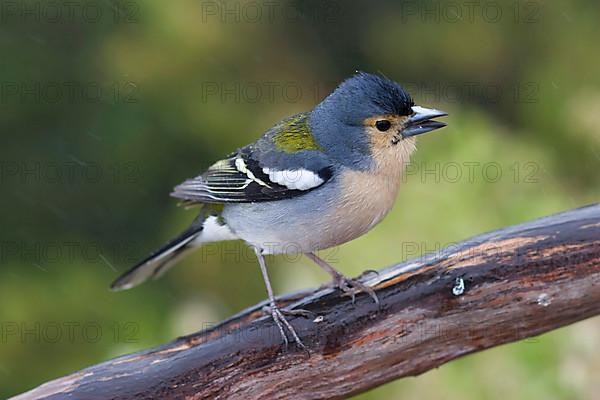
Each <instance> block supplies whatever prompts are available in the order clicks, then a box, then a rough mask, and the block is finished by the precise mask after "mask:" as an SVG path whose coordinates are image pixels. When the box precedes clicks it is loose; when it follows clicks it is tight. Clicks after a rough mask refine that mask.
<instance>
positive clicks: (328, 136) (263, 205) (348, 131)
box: [111, 73, 447, 347]
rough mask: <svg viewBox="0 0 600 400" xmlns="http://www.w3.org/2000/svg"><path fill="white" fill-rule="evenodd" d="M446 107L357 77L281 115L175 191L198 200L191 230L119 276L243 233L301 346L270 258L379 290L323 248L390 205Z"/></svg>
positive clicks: (351, 288) (273, 308)
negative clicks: (304, 263) (301, 261)
mask: <svg viewBox="0 0 600 400" xmlns="http://www.w3.org/2000/svg"><path fill="white" fill-rule="evenodd" d="M445 115H447V114H446V113H444V112H443V111H438V110H434V109H428V108H423V107H419V106H415V105H414V103H413V101H412V99H411V97H410V96H409V95H408V94H407V93H406V92H405V91H404V89H403V88H402V87H401V86H400V85H398V84H397V83H395V82H393V81H391V80H388V79H386V78H383V77H380V76H377V75H372V74H368V73H357V74H356V75H354V76H353V77H351V78H349V79H347V80H345V81H344V82H343V83H342V84H340V86H339V87H338V88H337V89H336V90H335V91H334V92H333V93H331V94H330V95H329V96H328V97H327V98H325V99H324V100H323V101H322V102H321V103H319V104H318V105H317V106H316V107H315V108H314V109H313V110H312V111H309V112H305V113H300V114H297V115H294V116H292V117H290V118H287V119H284V120H283V121H281V122H279V123H278V124H277V125H275V126H274V127H272V128H271V129H269V130H268V131H267V132H266V133H265V134H264V135H263V136H262V137H261V138H260V139H258V140H257V141H256V142H254V143H252V144H249V145H247V146H245V147H242V148H240V149H239V150H237V151H235V152H234V153H232V154H230V155H229V156H227V157H226V158H224V159H222V160H220V161H217V162H216V163H215V164H213V165H212V166H211V167H210V168H208V170H207V171H206V172H204V173H203V174H202V175H200V176H198V177H196V178H192V179H189V180H187V181H185V182H183V183H182V184H180V185H178V186H176V187H175V189H174V191H173V193H172V194H171V195H172V196H173V197H175V198H178V199H181V200H183V202H184V204H186V205H198V206H199V207H200V213H199V215H198V217H197V218H196V219H195V220H194V221H193V222H192V224H191V226H190V227H189V228H188V229H187V230H186V231H184V232H183V233H182V234H181V235H179V236H178V237H176V238H175V239H173V240H171V241H170V242H168V243H167V244H166V245H164V246H163V247H161V248H160V249H159V250H158V251H156V252H154V253H152V254H151V255H150V256H149V257H147V258H146V259H144V260H143V261H141V262H140V263H139V264H137V265H136V266H134V267H133V268H132V269H131V270H129V271H127V272H126V273H125V274H123V275H122V276H121V277H119V278H118V279H117V280H116V281H115V282H114V283H113V284H112V286H111V287H112V289H115V290H119V289H128V288H131V287H133V286H135V285H137V284H139V283H141V282H143V281H145V280H146V279H148V278H156V277H158V276H160V275H161V274H163V273H164V272H165V271H166V270H167V269H168V268H169V267H170V266H172V265H173V263H174V262H175V261H176V260H178V259H179V258H180V257H181V256H182V255H183V254H186V253H187V252H188V251H189V250H192V249H194V248H197V247H198V246H201V245H202V244H203V243H208V242H216V241H223V240H235V239H241V240H243V241H245V242H246V243H247V244H248V245H250V246H251V247H252V248H253V249H254V251H255V253H256V257H257V258H258V262H259V264H260V268H261V271H262V274H263V277H264V280H265V284H266V286H267V292H268V296H269V301H270V307H269V310H270V313H271V315H272V317H273V319H274V321H275V323H276V324H277V326H278V328H279V331H280V332H281V334H282V336H283V340H284V342H285V343H287V336H286V333H285V330H284V327H285V328H287V330H288V331H289V332H290V334H291V335H292V337H293V338H294V340H295V341H296V343H297V344H298V345H299V346H301V347H304V346H303V345H302V342H301V340H300V338H299V337H298V335H297V334H296V332H295V331H294V329H293V328H292V326H291V325H290V324H289V323H288V321H287V320H286V319H285V317H284V315H283V314H284V312H285V310H283V312H282V310H280V309H279V308H278V307H277V305H276V303H275V298H274V296H273V290H272V288H271V283H270V282H269V278H268V275H267V268H266V264H265V260H264V255H265V254H280V253H284V252H297V253H303V254H305V255H306V256H308V258H310V259H311V260H313V261H314V262H315V263H316V264H318V265H319V266H320V267H322V268H323V269H324V270H325V271H327V272H328V273H329V274H331V275H332V277H333V284H334V285H335V286H336V287H338V288H339V289H341V290H342V291H344V292H348V293H349V294H351V295H352V296H353V297H354V295H355V293H357V292H359V291H363V292H366V293H368V294H369V295H371V296H372V297H373V299H374V300H375V301H376V302H378V300H377V296H376V295H375V292H374V291H373V289H372V288H370V287H368V286H366V285H364V284H362V283H360V282H359V281H357V280H353V279H349V278H346V277H345V276H344V275H342V274H341V273H340V272H338V271H337V270H335V269H334V268H333V267H332V266H331V265H329V264H328V263H327V262H325V261H324V260H323V259H321V258H319V257H317V256H316V255H315V252H316V251H317V250H321V249H326V248H330V247H333V246H337V245H340V244H342V243H345V242H348V241H350V240H352V239H355V238H357V237H359V236H361V235H363V234H364V233H366V232H367V231H369V230H370V229H371V228H373V227H374V226H375V225H376V224H377V223H379V222H380V221H381V220H382V219H383V217H384V216H385V215H386V214H387V212H388V211H389V210H390V209H391V208H392V205H393V204H394V200H395V198H396V194H397V192H398V188H399V186H400V181H401V175H402V172H403V170H404V167H405V165H406V164H407V163H408V161H409V157H410V155H411V154H412V153H413V151H414V150H415V136H416V135H420V134H422V133H425V132H429V131H432V130H434V129H438V128H441V127H443V126H445V125H446V124H444V123H442V122H438V121H433V120H432V118H436V117H441V116H445Z"/></svg>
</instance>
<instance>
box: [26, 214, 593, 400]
mask: <svg viewBox="0 0 600 400" xmlns="http://www.w3.org/2000/svg"><path fill="white" fill-rule="evenodd" d="M362 280H363V282H365V283H367V284H369V285H372V286H373V287H375V288H376V290H377V294H378V296H379V299H380V300H381V305H380V307H379V308H378V307H377V306H376V305H375V304H374V302H373V301H372V300H371V298H370V297H369V296H367V295H362V294H361V295H359V296H358V297H357V301H356V304H354V305H353V304H352V302H351V301H350V299H349V298H348V297H342V296H340V292H338V291H336V290H332V289H329V288H322V289H319V290H316V291H311V292H304V293H299V294H296V295H289V296H285V297H283V298H282V302H283V303H286V304H288V306H289V307H290V308H294V309H298V308H302V309H305V310H309V311H311V312H312V313H314V317H311V318H303V317H294V318H291V323H292V325H293V326H294V327H295V328H296V331H297V332H299V334H300V336H301V337H302V339H303V341H304V343H305V344H306V345H307V347H308V348H309V349H310V354H307V353H306V352H304V351H300V350H298V349H296V348H295V347H293V346H290V347H289V348H288V349H285V348H283V347H282V340H281V338H280V336H279V333H278V331H277V329H276V328H275V327H274V324H273V322H272V321H271V319H270V318H268V317H265V316H263V314H262V313H261V311H260V310H261V307H262V305H263V304H258V305H256V306H254V307H252V308H249V309H247V310H245V311H243V312H241V313H240V314H238V315H236V316H234V317H232V318H230V319H228V320H226V321H224V322H222V323H220V324H219V325H218V326H215V327H214V328H212V329H208V330H205V331H202V332H198V333H195V334H193V335H190V336H187V337H183V338H179V339H177V340H175V341H173V342H171V343H169V344H166V345H164V346H162V347H159V348H155V349H150V350H146V351H142V352H139V353H135V354H130V355H126V356H122V357H119V358H117V359H114V360H110V361H107V362H104V363H102V364H98V365H95V366H92V367H89V368H86V369H84V370H81V371H79V372H76V373H74V374H71V375H69V376H65V377H62V378H59V379H56V380H54V381H51V382H48V383H46V384H44V385H42V386H40V387H38V388H36V389H34V390H31V391H29V392H27V393H24V394H22V395H20V396H17V397H16V398H15V399H20V400H24V399H63V398H69V399H107V398H114V399H142V398H161V399H166V398H177V399H180V398H193V399H205V398H206V399H223V398H228V399H229V398H231V399H244V400H247V399H289V398H295V399H325V398H327V399H330V398H347V397H349V396H351V395H353V394H356V393H359V392H363V391H365V390H368V389H370V388H373V387H375V386H378V385H381V384H383V383H386V382H389V381H391V380H393V379H397V378H400V377H404V376H410V375H418V374H420V373H422V372H424V371H427V370H430V369H432V368H435V367H437V366H439V365H441V364H444V363H445V362H447V361H450V360H453V359H455V358H458V357H460V356H463V355H465V354H469V353H473V352H476V351H481V350H483V349H487V348H489V347H493V346H498V345H500V344H503V343H508V342H513V341H516V340H520V339H523V338H526V337H530V336H534V335H539V334H541V333H543V332H547V331H549V330H552V329H556V328H558V327H561V326H564V325H568V324H570V323H573V322H575V321H579V320H582V319H585V318H588V317H591V316H593V315H597V314H598V313H600V204H596V205H593V206H589V207H584V208H580V209H576V210H571V211H568V212H565V213H562V214H557V215H553V216H549V217H546V218H542V219H539V220H535V221H532V222H528V223H524V224H521V225H517V226H513V227H509V228H505V229H502V230H498V231H495V232H491V233H487V234H483V235H480V236H477V237H475V238H472V239H469V240H467V241H464V242H461V243H459V244H457V245H455V246H452V247H451V248H446V249H444V250H443V251H440V252H438V253H436V254H431V255H428V256H425V257H423V258H421V259H418V260H412V261H408V262H404V263H401V264H398V265H395V266H392V267H389V268H386V269H384V270H382V271H379V274H378V275H377V274H374V273H371V274H366V275H365V276H363V277H362Z"/></svg>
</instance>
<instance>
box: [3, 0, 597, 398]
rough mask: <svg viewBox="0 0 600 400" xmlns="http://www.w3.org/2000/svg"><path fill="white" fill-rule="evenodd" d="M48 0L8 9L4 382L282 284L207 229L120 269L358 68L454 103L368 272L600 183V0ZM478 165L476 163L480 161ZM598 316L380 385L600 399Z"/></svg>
mask: <svg viewBox="0 0 600 400" xmlns="http://www.w3.org/2000/svg"><path fill="white" fill-rule="evenodd" d="M49 3H50V2H45V1H29V0H28V1H22V2H15V1H5V0H3V1H2V8H1V9H0V11H1V12H2V14H0V46H1V47H0V49H1V50H2V51H1V56H0V76H1V81H2V92H1V94H2V97H1V101H0V127H1V129H2V136H1V145H0V161H1V162H2V165H1V167H2V174H1V177H0V179H1V187H2V196H0V210H2V211H1V214H2V227H3V229H1V230H0V243H2V253H1V260H0V261H1V268H0V323H2V331H1V332H0V333H1V334H0V396H1V397H5V396H9V395H13V394H16V393H19V392H21V391H24V390H26V389H29V388H32V387H33V386H35V385H37V384H40V383H42V382H43V381H46V380H49V379H52V378H55V377H58V376H60V375H63V374H66V373H69V372H72V371H74V370H77V369H80V368H83V367H85V366H88V365H90V364H93V363H97V362H100V361H103V360H106V359H107V358H110V357H114V356H118V355H121V354H124V353H127V352H132V351H136V350H139V349H143V348H147V347H149V346H155V345H158V344H161V343H164V342H166V341H168V340H170V339H172V338H174V337H176V336H178V335H183V334H186V333H190V332H193V331H195V330H198V329H200V328H202V327H203V326H207V325H209V324H212V323H215V322H217V321H219V320H221V319H223V318H225V317H227V316H229V315H231V314H232V313H234V312H236V311H239V310H241V309H243V308H245V307H247V306H249V305H251V304H254V303H255V302H258V301H260V300H262V299H263V298H264V297H265V290H264V287H263V283H262V279H261V276H260V273H259V272H258V267H257V265H256V263H255V260H254V259H253V258H252V257H248V256H246V255H247V254H248V252H245V253H244V252H243V251H241V252H237V253H236V252H233V251H231V250H232V249H233V247H232V248H229V249H228V248H224V247H221V248H211V251H210V252H208V251H199V252H197V253H196V254H194V255H193V256H191V257H189V258H187V259H186V260H185V261H183V262H182V263H181V266H180V267H178V268H176V269H174V270H173V271H172V272H170V273H169V274H168V275H167V276H165V278H164V279H162V280H160V281H157V282H152V283H148V284H145V285H143V286H141V287H139V288H136V289H135V290H132V291H127V292H121V293H111V292H109V291H108V285H109V284H110V282H111V281H112V280H113V279H114V278H115V277H116V276H117V275H118V272H121V271H123V270H125V269H126V268H128V267H129V266H130V265H131V264H132V263H133V262H135V261H136V260H137V259H139V258H140V257H142V256H144V255H145V254H146V253H147V252H149V251H151V250H153V249H154V248H155V247H157V246H159V245H160V244H162V243H163V242H164V241H166V240H167V239H169V238H170V237H171V236H172V235H174V234H176V233H177V232H178V231H179V230H181V229H183V228H184V227H185V226H186V224H187V223H189V222H190V221H191V219H192V218H193V217H194V212H193V211H185V210H183V209H181V208H177V207H176V206H175V204H176V202H175V201H174V200H172V199H170V198H169V196H168V193H169V191H170V189H171V187H173V186H174V185H175V184H177V183H179V182H181V181H182V180H183V179H185V178H188V177H191V176H193V175H195V174H197V173H199V172H201V171H202V170H203V169H204V168H205V167H206V166H207V165H209V164H210V163H211V162H213V161H215V160H216V159H218V158H219V157H221V156H223V155H224V154H226V153H228V152H230V151H232V150H233V149H235V148H236V147H239V146H242V145H244V144H246V143H248V142H250V141H252V140H254V139H255V138H256V137H258V136H259V135H260V133H261V132H262V131H264V130H265V129H267V128H268V127H270V126H271V125H272V124H274V123H275V122H276V121H278V120H280V119H281V118H283V117H285V116H288V115H291V114H294V113H297V112H300V111H303V110H307V109H310V108H311V107H313V106H314V104H315V103H316V102H318V101H319V100H320V99H321V98H322V97H324V96H325V95H326V94H327V93H328V91H329V90H330V89H331V88H332V87H334V85H335V84H337V83H339V82H340V81H341V80H343V79H344V78H346V77H348V76H349V75H351V74H352V73H353V72H354V71H355V70H364V71H370V72H381V73H384V74H385V75H386V76H388V77H390V78H392V79H394V80H397V81H399V82H401V83H405V84H406V86H407V88H408V89H409V90H410V91H411V93H412V94H413V96H414V98H415V100H416V102H417V103H420V104H423V105H427V106H433V107H436V108H440V109H443V110H447V111H448V112H449V113H450V116H449V117H448V118H447V122H448V123H449V126H448V127H447V128H445V129H444V130H442V131H439V132H435V133H432V134H430V135H428V136H426V137H423V138H422V139H421V140H420V143H419V151H418V152H417V154H416V156H415V159H414V161H415V165H414V167H415V168H416V170H414V171H413V173H411V174H409V175H408V176H407V177H406V178H405V180H406V184H405V185H404V186H403V188H402V190H401V194H400V197H399V199H398V201H397V204H396V207H395V208H394V210H393V211H392V212H391V214H390V215H389V217H388V218H387V219H386V220H384V222H383V223H381V225H380V226H378V227H377V228H376V229H374V230H373V231H372V232H371V233H369V234H368V235H366V236H364V237H362V238H359V239H357V240H355V241H353V242H351V243H348V244H347V245H344V246H342V247H341V248H340V249H339V251H338V252H337V253H336V255H335V256H336V257H337V258H338V260H339V261H338V262H339V266H340V269H342V270H343V271H345V272H346V273H347V274H349V275H357V274H359V273H360V272H361V271H362V270H364V269H367V268H378V267H383V266H386V265H389V264H392V263H394V262H397V261H399V260H404V259H408V258H411V257H414V256H418V255H419V254H421V253H424V252H428V251H435V250H437V249H439V248H440V247H443V246H445V245H448V244H451V243H453V242H456V241H458V240H461V239H464V238H466V237H468V236H470V235H475V234H478V233H481V232H483V231H487V230H492V229H496V228H500V227H503V226H506V225H509V224H514V223H518V222H523V221H525V220H528V219H533V218H536V217H540V216H543V215H546V214H549V213H554V212H558V211H562V210H565V209H569V208H573V207H578V206H582V205H585V204H588V203H592V202H596V201H598V198H599V195H600V178H599V177H598V170H599V166H600V75H599V74H598V71H599V69H600V51H598V44H597V38H598V37H600V24H599V20H600V6H599V5H598V2H594V1H584V0H577V1H568V2H567V1H556V2H545V1H532V2H526V1H517V2H486V1H483V2H481V3H477V4H479V5H478V6H475V8H474V9H473V14H471V15H469V8H468V7H467V6H465V4H464V3H462V2H454V3H447V2H434V1H427V2H419V1H413V2H397V1H378V2H368V1H349V2H342V1H307V2H295V3H289V2H278V1H275V2H274V8H273V14H272V15H269V13H268V8H267V6H266V5H265V3H266V2H260V1H259V2H244V1H242V2H238V1H228V2H226V3H225V4H226V5H223V4H222V3H215V2H203V1H201V0H181V1H177V2H166V1H162V2H161V1H138V2H123V1H120V2H114V3H113V2H108V1H104V0H101V1H96V2H73V3H75V6H73V7H74V8H73V10H74V13H73V18H70V16H69V15H68V12H67V9H66V8H65V7H64V3H62V2H58V3H57V2H55V4H63V6H61V7H62V8H61V9H62V13H63V15H62V18H60V19H58V20H56V21H52V20H53V19H54V16H55V14H54V13H53V11H52V10H51V9H48V8H47V7H48V4H49ZM90 3H91V4H92V5H91V6H90V5H89V4H90ZM11 4H12V5H11ZM215 6H216V10H217V11H216V14H214V13H213V12H215ZM14 7H16V9H17V13H16V14H15V13H14V9H15V8H14ZM23 7H28V8H27V9H33V10H34V11H33V14H32V15H36V13H37V14H38V15H39V16H40V18H39V21H37V20H35V17H34V16H32V15H29V14H27V15H25V16H23V15H22V14H19V12H20V11H22V8H23ZM36 7H38V8H36ZM86 7H88V8H86ZM89 7H92V8H89ZM223 7H228V8H227V10H233V13H230V14H228V13H225V12H224V10H225V8H223ZM286 7H287V8H286ZM290 7H291V8H290ZM486 7H487V8H486ZM490 7H491V8H490ZM84 9H85V10H86V12H87V13H86V14H85V15H84V14H83V10H84ZM96 9H99V10H101V13H102V15H101V18H99V19H98V21H93V20H95V19H96V17H95V14H94V10H96ZM35 10H37V11H35ZM44 10H45V11H44ZM236 10H237V11H236ZM256 10H259V11H260V12H261V15H258V14H256ZM484 10H485V12H484ZM497 10H500V13H501V14H498V13H497ZM284 11H285V12H284ZM299 12H300V13H299ZM44 13H46V14H44ZM28 15H29V16H28ZM71 83H74V84H75V86H74V87H75V89H74V98H73V99H72V101H71V99H70V98H69V97H68V95H67V87H68V85H71ZM53 84H55V85H58V86H59V87H60V89H61V90H62V94H60V95H59V96H58V99H57V97H56V92H52V90H53V89H52V88H53V87H54V88H55V86H52V85H53ZM36 85H40V86H39V89H35V88H36ZM86 85H87V86H86ZM236 85H237V86H236ZM15 87H16V88H17V94H11V93H13V92H14V90H15ZM84 87H85V88H87V90H89V93H83V94H82V91H84V90H83V88H84ZM98 87H99V88H101V91H102V93H101V95H100V96H99V97H98V96H97V93H96V92H95V91H94V89H96V88H98ZM269 87H271V88H273V90H272V92H270V91H269V89H268V88H269ZM31 88H33V89H31ZM215 88H217V89H216V90H215ZM257 88H259V89H260V91H259V92H257V90H256V89H257ZM298 88H300V91H298ZM27 90H33V91H34V92H36V91H37V92H38V93H41V95H40V97H39V98H36V97H35V95H34V94H27ZM228 90H229V91H228ZM44 91H46V92H45V93H44ZM23 92H25V94H24V95H23ZM215 92H216V93H215ZM96 97H98V99H97V101H94V98H96ZM53 99H57V100H56V101H53ZM465 163H477V164H471V165H475V167H473V171H474V175H473V176H472V179H471V178H470V177H469V176H467V175H468V174H467V172H468V171H469V169H468V166H467V165H468V164H465ZM491 163H492V164H491ZM493 163H495V164H493ZM490 165H491V167H489V166H490ZM53 166H58V168H59V169H60V170H61V171H62V177H60V178H58V179H52V177H54V176H55V175H52V172H53V170H52V168H54V167H53ZM456 166H458V167H459V169H458V171H460V173H461V175H460V176H457V175H456V171H457V169H456ZM452 168H454V169H452ZM489 168H491V169H489ZM67 169H70V170H71V171H74V176H73V179H70V178H68V177H67V175H66V170H67ZM498 169H499V170H500V171H501V176H500V177H498V176H497V170H498ZM27 170H29V171H31V170H33V171H38V172H33V173H25V171H27ZM15 171H16V172H15ZM83 171H86V172H88V173H90V174H91V178H90V176H88V177H87V178H85V177H82V175H81V173H82V172H83ZM98 171H100V173H101V176H99V177H98V176H97V172H98ZM94 172H96V173H94ZM307 211H308V210H307ZM69 248H71V249H73V252H72V254H69V253H68V249H69ZM57 249H58V251H59V253H58V255H57V253H56V252H55V251H56V250H57ZM97 249H100V252H101V253H102V256H99V255H98V252H97V251H96V250H97ZM214 250H216V251H214ZM215 253H216V254H215ZM236 254H241V256H239V255H236ZM244 254H246V255H244ZM271 266H272V269H271V270H272V277H273V280H274V284H275V287H276V290H277V291H278V292H284V291H288V290H294V289H300V288H303V287H311V286H316V285H319V284H321V283H322V282H324V281H325V280H326V276H325V275H324V274H322V273H321V272H320V271H318V270H317V268H316V267H315V266H313V265H311V264H310V262H309V261H308V260H306V259H299V260H298V259H293V260H291V259H289V258H288V259H286V258H284V257H276V258H275V259H273V260H271ZM517 323H518V321H515V324H517ZM57 327H58V328H57ZM69 327H72V328H69ZM599 327H600V325H599V321H598V319H597V318H596V319H592V320H589V321H586V322H583V323H579V324H575V325H573V326H571V327H568V328H565V329H561V330H558V331H555V332H553V333H550V334H546V335H543V336H541V337H538V338H535V339H532V340H528V341H526V342H520V343H516V344H512V345H507V346H503V347H500V348H497V349H494V350H491V351H487V352H484V353H481V354H477V355H473V356H469V357H467V358H464V359H461V360H458V361H456V362H453V363H450V364H448V365H445V366H443V367H441V368H439V369H437V370H435V371H431V372H428V373H426V374H424V375H423V376H421V377H418V378H416V379H405V380H402V381H398V382H394V383H391V384H388V385H386V386H384V387H381V388H378V389H376V390H373V391H371V392H369V393H366V394H364V395H361V396H358V398H361V399H396V398H414V397H418V398H428V399H461V400H467V399H504V398H512V399H531V398H536V399H574V398H578V399H592V398H595V393H596V392H597V391H598V390H600V387H599V386H598V379H597V371H598V370H599V369H600V352H599V351H598V349H599V348H600V334H599V331H600V330H599ZM98 328H99V329H100V331H99V330H98ZM594 376H596V378H594Z"/></svg>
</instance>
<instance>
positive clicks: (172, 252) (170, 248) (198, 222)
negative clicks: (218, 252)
mask: <svg viewBox="0 0 600 400" xmlns="http://www.w3.org/2000/svg"><path fill="white" fill-rule="evenodd" d="M220 211H221V209H219V208H218V207H215V206H210V205H204V206H203V207H202V209H201V211H200V214H199V215H198V217H197V218H196V219H195V220H194V222H193V223H192V225H191V226H190V227H189V228H188V229H187V230H186V231H184V232H183V233H182V234H181V235H179V236H177V237H176V238H175V239H173V240H171V241H169V242H168V243H167V244H165V245H164V246H162V247H161V248H160V249H158V250H156V251H155V252H154V253H152V254H151V255H149V256H148V257H146V258H145V259H144V260H142V261H141V262H139V263H138V264H137V265H135V266H134V267H133V268H131V269H130V270H129V271H127V272H125V273H124V274H123V275H121V276H120V277H119V278H117V280H115V281H114V282H113V284H112V285H111V286H110V288H111V289H112V290H124V289H130V288H132V287H134V286H136V285H139V284H140V283H142V282H144V281H145V280H147V279H150V278H152V279H156V278H158V277H160V276H161V275H162V274H164V273H165V272H166V271H167V270H168V269H169V268H170V267H172V266H173V265H174V264H175V263H176V262H177V261H179V259H180V258H181V257H182V256H183V255H184V254H187V253H188V252H189V251H190V250H193V249H194V248H196V247H198V246H200V245H202V243H207V242H218V241H221V240H234V239H237V236H236V235H235V234H234V233H233V232H232V231H231V230H230V229H229V227H228V226H227V225H226V224H225V221H223V220H222V218H221V217H220Z"/></svg>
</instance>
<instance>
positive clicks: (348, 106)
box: [310, 72, 447, 170]
mask: <svg viewBox="0 0 600 400" xmlns="http://www.w3.org/2000/svg"><path fill="white" fill-rule="evenodd" d="M444 115H447V114H446V113H445V112H443V111H439V110H434V109H429V108H424V107H420V106H416V105H415V104H414V102H413V100H412V98H411V97H410V95H409V94H408V93H407V92H406V91H405V90H404V89H403V88H402V87H401V86H400V85H399V84H397V83H396V82H394V81H391V80H389V79H386V78H384V77H381V76H378V75H373V74H368V73H364V72H360V73H357V74H356V75H354V76H352V77H351V78H349V79H347V80H345V81H344V82H342V83H341V84H340V85H339V86H338V88H337V89H336V90H335V91H334V92H333V93H331V94H330V95H329V96H328V97H327V98H325V99H324V100H323V101H322V102H321V103H319V104H318V105H317V106H316V107H315V108H314V110H313V111H312V112H311V115H310V125H311V130H312V133H313V135H314V136H315V138H316V139H317V141H318V142H319V144H320V145H321V147H323V148H324V149H325V151H326V152H327V153H328V154H329V156H330V157H332V158H334V159H335V160H336V161H338V162H340V163H341V164H343V165H346V166H349V167H351V168H354V169H359V170H367V169H372V168H378V169H379V168H393V167H394V165H395V163H396V162H407V161H408V157H409V156H410V153H412V151H413V150H414V148H415V136H417V135H420V134H423V133H425V132H429V131H432V130H435V129H438V128H441V127H443V126H446V124H444V123H442V122H438V121H434V120H433V118H436V117H441V116H444ZM398 167H399V168H401V166H398Z"/></svg>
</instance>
